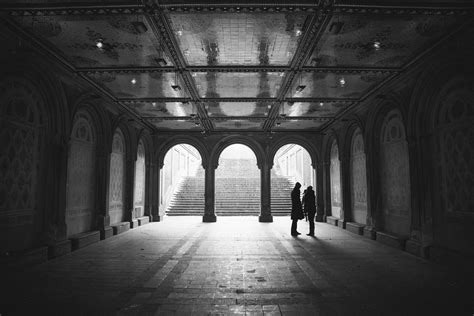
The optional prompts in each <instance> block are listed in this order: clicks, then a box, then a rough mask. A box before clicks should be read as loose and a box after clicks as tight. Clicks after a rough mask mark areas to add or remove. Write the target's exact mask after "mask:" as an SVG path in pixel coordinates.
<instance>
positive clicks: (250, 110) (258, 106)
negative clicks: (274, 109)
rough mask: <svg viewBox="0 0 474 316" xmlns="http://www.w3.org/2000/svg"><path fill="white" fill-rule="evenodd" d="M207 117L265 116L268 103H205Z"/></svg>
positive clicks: (269, 106) (268, 109)
mask: <svg viewBox="0 0 474 316" xmlns="http://www.w3.org/2000/svg"><path fill="white" fill-rule="evenodd" d="M206 109H207V113H208V115H209V116H212V117H216V116H217V117H225V116H249V117H259V116H260V117H261V116H267V115H268V112H269V111H270V109H271V103H270V102H206Z"/></svg>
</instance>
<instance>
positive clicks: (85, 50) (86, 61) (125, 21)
mask: <svg viewBox="0 0 474 316" xmlns="http://www.w3.org/2000/svg"><path fill="white" fill-rule="evenodd" d="M16 19H17V21H18V22H19V23H20V24H21V25H22V26H23V27H24V28H26V29H28V30H29V31H30V32H32V33H34V34H35V35H36V36H38V37H40V38H42V39H43V40H46V41H49V42H50V43H51V44H53V45H54V46H55V47H56V49H58V50H59V51H61V52H62V53H63V54H64V57H65V58H66V59H67V60H68V61H70V62H71V63H72V64H73V65H74V66H76V67H113V66H171V65H172V62H171V60H170V59H169V58H168V57H167V56H166V54H165V53H164V52H163V50H162V47H161V46H160V42H159V40H158V39H157V38H156V36H155V35H154V34H153V31H152V30H151V26H150V25H149V24H148V22H147V21H146V19H145V18H144V17H143V16H142V15H96V16H91V15H89V16H88V15H80V16H77V15H53V16H35V17H31V16H29V17H18V18H16ZM98 43H101V44H98ZM98 45H99V46H101V48H99V47H98ZM163 60H164V61H163Z"/></svg>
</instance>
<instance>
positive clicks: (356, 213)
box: [351, 129, 367, 224]
mask: <svg viewBox="0 0 474 316" xmlns="http://www.w3.org/2000/svg"><path fill="white" fill-rule="evenodd" d="M365 167H366V164H365V152H364V139H363V137H362V133H361V131H360V129H357V130H356V131H355V132H354V135H353V137H352V146H351V187H352V189H351V194H352V199H351V200H352V208H351V209H352V220H353V221H354V222H357V223H360V224H365V223H366V219H367V173H366V169H365Z"/></svg>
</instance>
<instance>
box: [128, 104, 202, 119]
mask: <svg viewBox="0 0 474 316" xmlns="http://www.w3.org/2000/svg"><path fill="white" fill-rule="evenodd" d="M125 104H126V105H127V106H128V107H129V108H131V109H133V110H134V111H135V112H136V113H137V114H138V115H140V116H142V117H183V116H190V115H191V114H196V109H195V108H194V106H193V105H192V103H190V102H187V103H182V102H125Z"/></svg>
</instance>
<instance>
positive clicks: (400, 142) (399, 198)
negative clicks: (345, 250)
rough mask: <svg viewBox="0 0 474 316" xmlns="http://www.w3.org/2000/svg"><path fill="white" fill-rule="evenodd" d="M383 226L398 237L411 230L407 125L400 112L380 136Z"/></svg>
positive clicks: (391, 113) (388, 117)
mask: <svg viewBox="0 0 474 316" xmlns="http://www.w3.org/2000/svg"><path fill="white" fill-rule="evenodd" d="M379 143H380V153H379V155H380V156H379V159H380V166H379V167H380V170H379V173H380V191H381V192H380V194H381V214H380V215H381V216H380V219H381V223H380V224H381V227H383V230H384V231H386V232H388V233H392V234H395V235H398V236H403V237H409V236H410V230H411V189H410V163H409V153H408V142H407V139H406V130H405V124H404V120H403V117H402V114H401V112H400V111H399V110H398V109H392V110H390V111H389V112H388V113H387V114H386V115H385V117H384V119H383V122H382V125H381V128H380V134H379Z"/></svg>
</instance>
